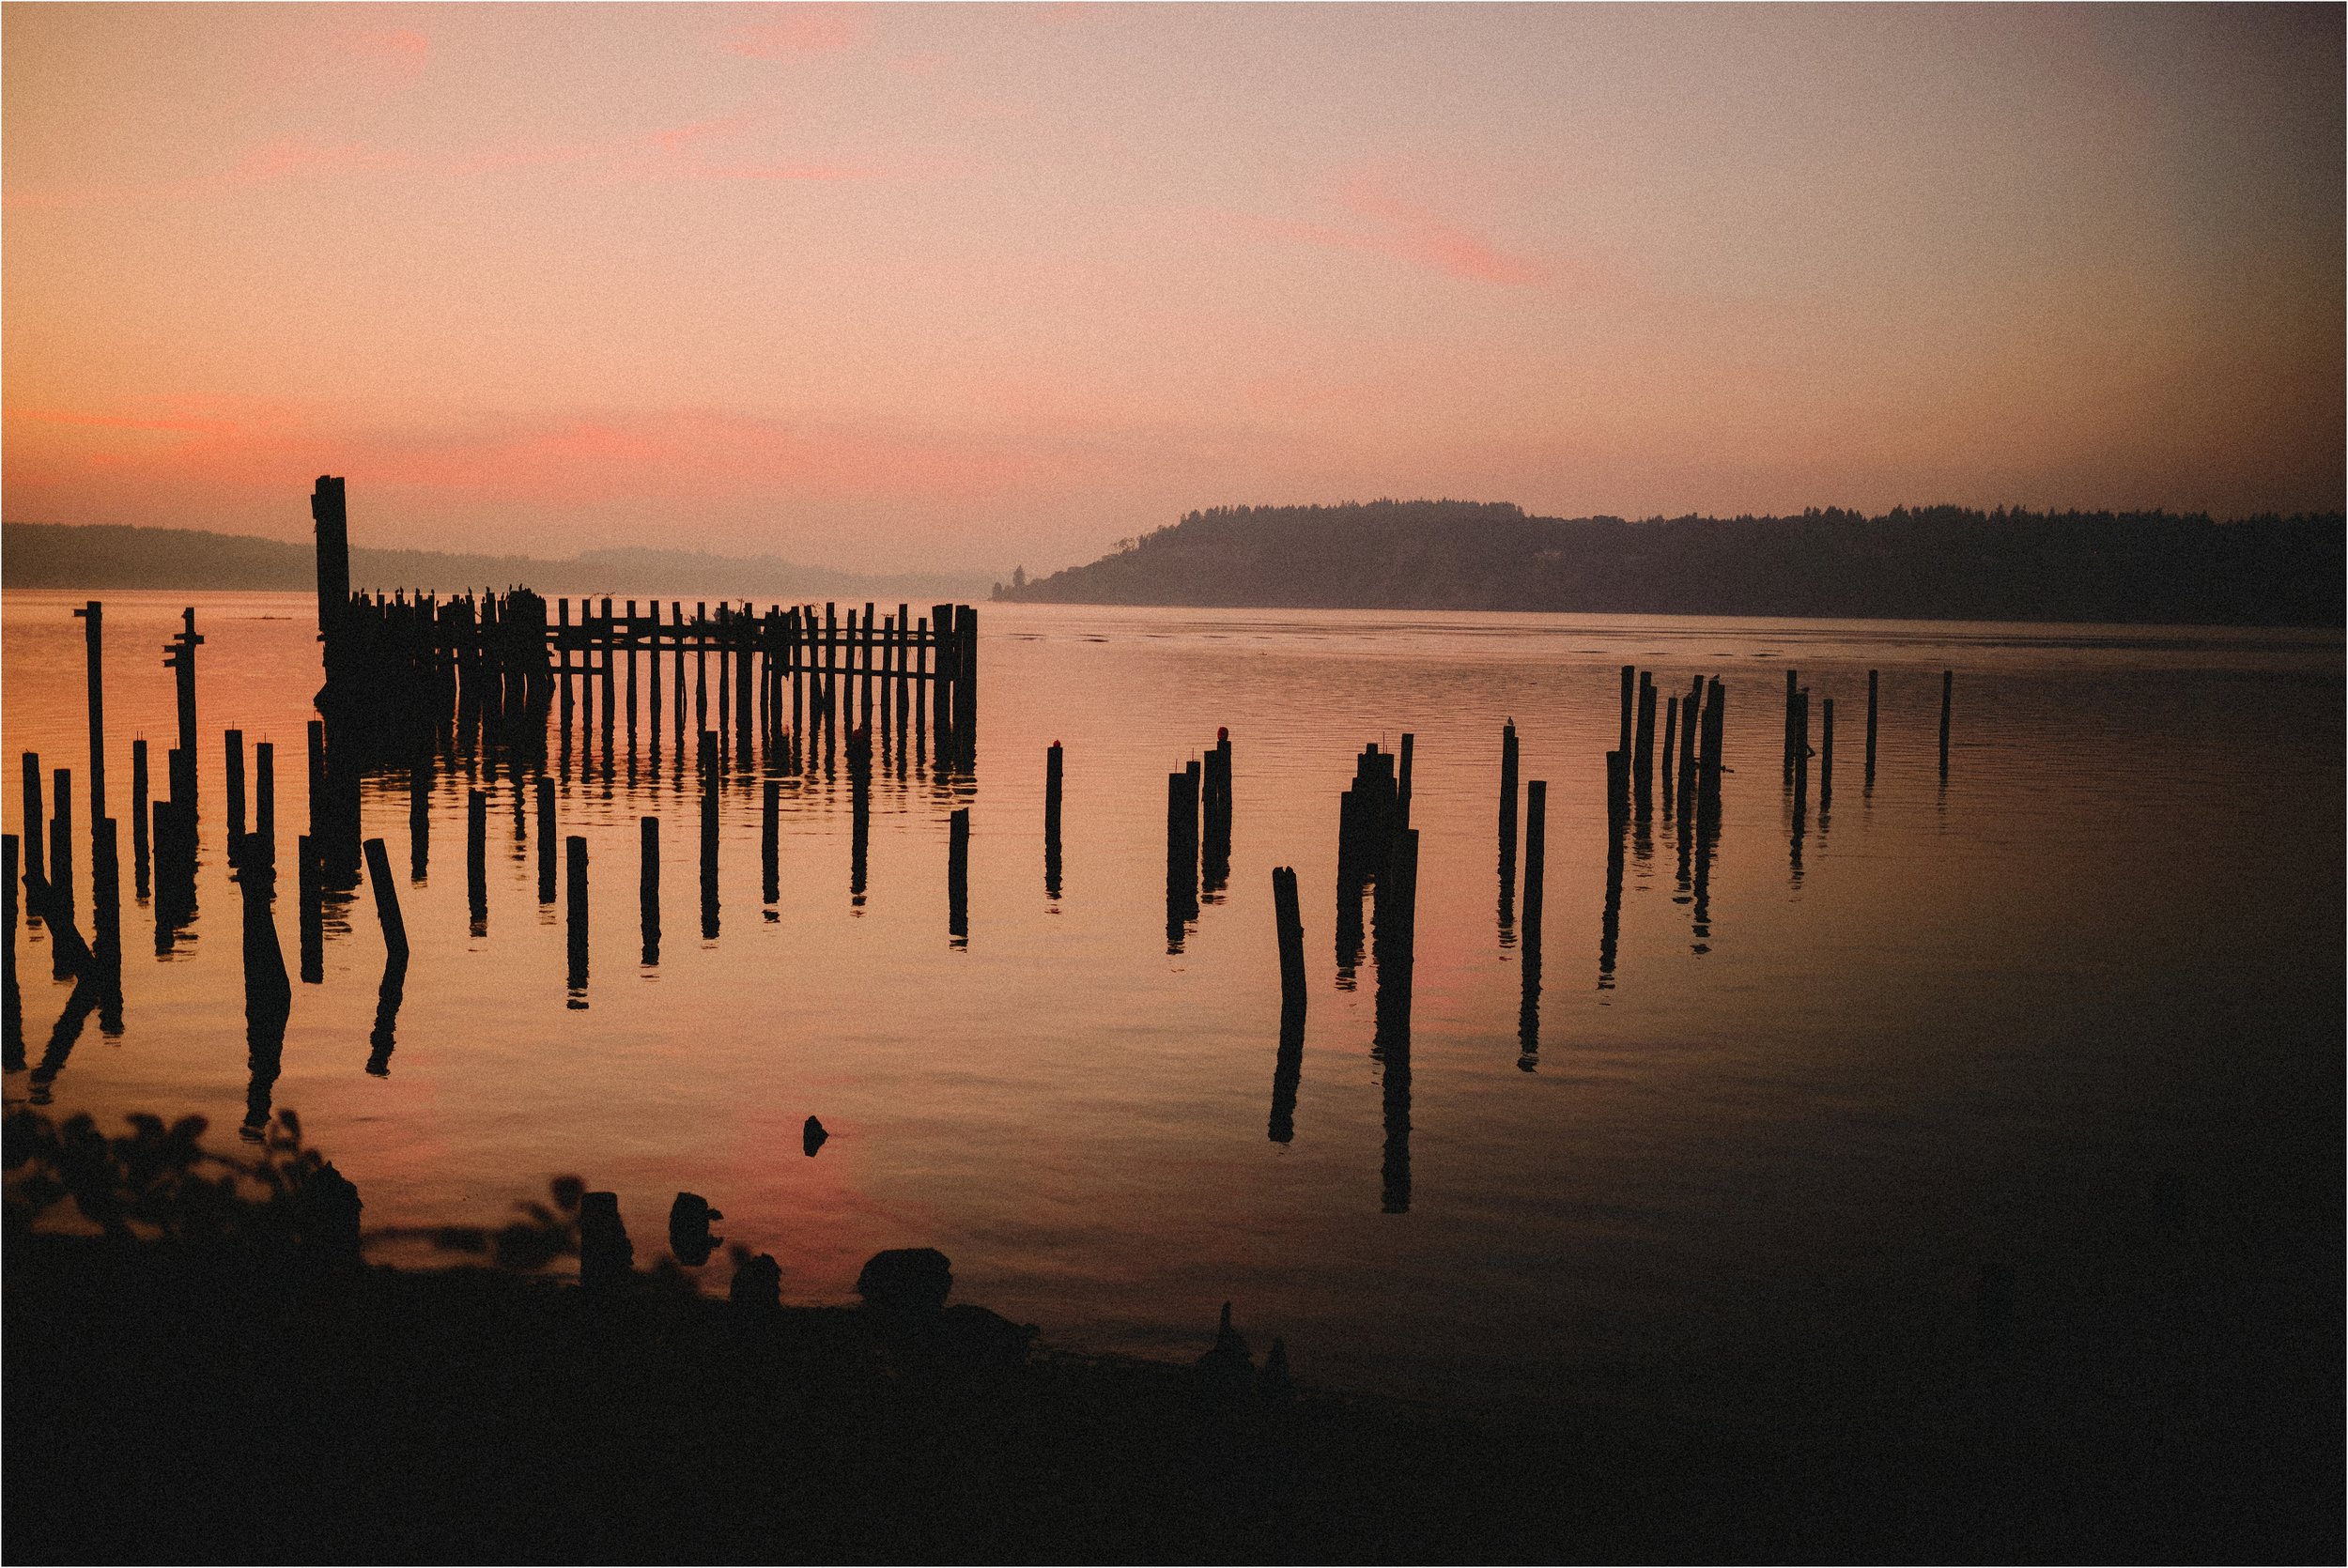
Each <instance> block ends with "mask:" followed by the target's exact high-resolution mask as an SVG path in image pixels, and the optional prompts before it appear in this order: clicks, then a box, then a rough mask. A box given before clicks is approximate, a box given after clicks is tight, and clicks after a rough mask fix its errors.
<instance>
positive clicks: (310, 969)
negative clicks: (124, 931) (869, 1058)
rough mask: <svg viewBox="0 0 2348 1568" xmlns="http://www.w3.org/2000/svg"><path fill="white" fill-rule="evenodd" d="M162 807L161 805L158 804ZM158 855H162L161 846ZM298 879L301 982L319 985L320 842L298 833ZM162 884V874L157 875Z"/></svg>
mask: <svg viewBox="0 0 2348 1568" xmlns="http://www.w3.org/2000/svg"><path fill="white" fill-rule="evenodd" d="M158 809H159V810H160V809H161V807H160V806H159V807H158ZM158 852H159V853H158V858H159V859H160V858H161V853H160V846H159V847H158ZM294 859H295V861H296V862H297V865H296V867H295V880H296V884H297V885H298V886H299V887H300V889H301V899H300V901H301V911H300V918H301V983H302V984H303V985H310V986H314V985H318V984H321V983H322V982H323V981H324V980H325V979H326V912H325V909H324V907H323V902H322V900H323V894H322V892H321V890H320V888H319V886H318V850H317V840H316V839H314V838H311V837H310V835H308V834H306V833H304V834H301V835H298V836H297V837H296V838H295V839H294ZM156 880H157V882H158V884H160V883H161V882H162V877H161V876H160V875H159V876H158V877H157V879H156ZM155 901H156V904H157V905H158V907H159V908H160V906H161V905H162V887H161V886H160V885H158V886H157V888H156V899H155Z"/></svg>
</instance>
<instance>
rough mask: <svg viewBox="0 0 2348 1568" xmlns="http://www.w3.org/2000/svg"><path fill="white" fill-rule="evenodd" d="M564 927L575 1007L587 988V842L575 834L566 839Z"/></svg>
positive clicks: (570, 986) (570, 984)
mask: <svg viewBox="0 0 2348 1568" xmlns="http://www.w3.org/2000/svg"><path fill="white" fill-rule="evenodd" d="M563 861H564V873H565V874H564V909H563V924H564V933H565V935H566V937H567V939H568V940H567V941H566V942H565V943H564V946H565V948H566V950H567V951H566V956H567V957H568V959H569V961H570V969H569V988H570V990H571V992H572V993H573V995H572V1000H573V1002H574V1004H575V1005H577V1004H578V1003H579V992H584V991H585V990H586V989H587V840H586V839H585V838H580V837H579V835H578V834H576V833H574V834H572V835H571V836H570V837H569V838H564V840H563Z"/></svg>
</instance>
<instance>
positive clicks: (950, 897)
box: [946, 806, 970, 947]
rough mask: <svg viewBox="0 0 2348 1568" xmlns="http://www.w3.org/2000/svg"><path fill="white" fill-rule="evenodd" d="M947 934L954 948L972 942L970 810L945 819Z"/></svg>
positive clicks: (956, 809) (965, 808) (962, 808)
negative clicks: (970, 940)
mask: <svg viewBox="0 0 2348 1568" xmlns="http://www.w3.org/2000/svg"><path fill="white" fill-rule="evenodd" d="M946 933H947V935H948V936H949V937H950V938H951V940H952V943H953V945H955V946H957V947H965V946H967V945H969V939H970V808H969V807H966V806H964V807H956V808H955V810H954V812H953V814H952V815H950V817H948V818H947V819H946Z"/></svg>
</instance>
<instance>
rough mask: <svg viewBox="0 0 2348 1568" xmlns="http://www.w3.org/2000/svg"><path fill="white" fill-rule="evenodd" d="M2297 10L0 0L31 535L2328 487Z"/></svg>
mask: <svg viewBox="0 0 2348 1568" xmlns="http://www.w3.org/2000/svg"><path fill="white" fill-rule="evenodd" d="M2342 14H2343V12H2342V8H2340V7H2338V6H2299V7H2262V6H2152V7H2135V6H2122V5H2112V6H2081V7H2070V6H2054V5H2047V6H2020V7H2014V6H1994V7H1993V6H1982V7H1940V6H1892V7H1873V6H1830V7H1786V6H1772V7H1753V8H1730V7H1712V6H1704V5H1685V6H1679V5H1673V6H1654V7H1644V6H1631V7H1617V6H1581V5H1505V6H1484V5H1380V6H1352V5H1299V6H1286V5H1264V6H1255V5H1245V6H1236V5H1235V6H1192V5H1132V6H1089V5H1069V6H1025V5H980V4H973V5H934V6H855V5H837V6H833V5H803V6H773V7H770V6H749V5H744V6H698V5H652V6H638V5H607V6H567V5H519V6H504V5H463V6H458V5H448V6H417V7H409V6H397V5H365V6H304V5H268V6H169V5H153V6H145V5H142V6H79V5H46V4H43V5H24V4H11V5H8V6H6V7H0V73H4V81H0V88H4V90H5V97H4V98H0V122H4V123H0V130H4V131H5V139H4V140H0V198H4V199H5V203H6V219H5V229H4V230H0V331H4V333H5V335H4V336H0V404H4V406H5V446H4V447H0V492H4V493H0V503H4V504H5V510H6V515H7V516H8V518H9V519H11V520H16V521H43V522H76V523H99V522H112V523H138V524H146V525H150V526H165V527H188V528H208V529H217V530H226V531H232V532H241V533H257V534H263V535H267V536H270V537H274V538H281V539H298V538H303V537H306V536H307V533H308V530H309V516H308V507H307V503H306V497H307V495H308V493H309V489H310V484H311V481H312V479H313V478H314V477H315V476H317V475H318V474H320V473H328V472H332V473H336V474H342V475H345V476H347V477H348V482H349V488H350V506H351V521H352V537H353V542H354V543H357V544H361V545H366V546H406V547H415V548H427V549H452V548H453V549H494V550H499V551H518V552H525V553H533V554H548V555H568V554H570V553H572V552H573V551H574V550H577V549H580V548H592V547H600V546H617V545H630V544H645V545H653V546H666V547H681V548H702V549H711V550H717V551H721V552H726V553H762V552H771V553H774V554H777V555H781V556H784V557H787V558H790V559H795V560H798V561H807V562H811V563H816V564H822V565H827V566H834V567H840V568H844V569H855V570H875V571H888V570H978V571H992V572H995V573H996V574H998V575H1005V576H1007V575H1008V574H1009V571H1010V569H1011V568H1012V566H1013V565H1015V564H1016V565H1024V566H1025V567H1026V568H1027V570H1028V571H1029V572H1030V573H1034V572H1041V571H1049V570H1052V569H1056V568H1058V567H1061V566H1066V565H1071V564H1075V563H1077V562H1080V561H1087V560H1089V559H1091V558H1092V557H1094V556H1096V555H1098V554H1100V553H1102V552H1103V551H1104V550H1105V549H1107V548H1109V547H1110V546H1112V544H1113V543H1114V542H1115V541H1117V540H1119V539H1120V538H1124V537H1128V536H1134V535H1138V534H1141V533H1145V532H1147V531H1149V530H1151V529H1154V528H1158V527H1162V526H1164V525H1166V524H1168V523H1171V522H1174V521H1175V520H1176V519H1177V518H1178V517H1179V516H1180V515H1182V513H1183V512H1185V511H1187V510H1189V509H1191V508H1194V507H1208V506H1216V505H1232V504H1273V503H1285V502H1336V501H1342V500H1370V499H1374V498H1377V497H1381V496H1390V497H1400V498H1411V497H1437V496H1449V497H1454V498H1460V499H1467V500H1511V501H1515V502H1517V503H1519V504H1520V505H1522V506H1523V507H1525V508H1526V509H1527V510H1528V511H1533V512H1537V513H1541V514H1548V515H1591V514H1613V515H1624V516H1634V517H1635V516H1645V515H1680V514H1684V513H1689V512H1700V513H1712V514H1716V515H1732V514H1737V513H1743V512H1785V511H1799V510H1800V509H1801V508H1803V507H1806V506H1830V505H1841V506H1847V507H1855V508H1861V509H1864V510H1870V511H1879V510H1883V509H1887V508H1889V507H1891V506H1892V505H1895V504H1901V503H1907V504H1923V503H1931V502H1942V501H1946V502H1954V503H1958V504H1966V505H1980V506H1994V505H1999V504H2015V505H2025V506H2031V507H2052V508H2062V507H2084V508H2101V507H2121V508H2148V507H2168V508H2170V509H2172V510H2185V511H2209V512H2212V513H2215V514H2217V515H2221V516H2232V515H2247V514H2250V513H2254V512H2261V511H2267V510H2281V511H2294V510H2325V511H2329V510H2335V509H2338V508H2340V506H2341V505H2342V500H2343V477H2342V475H2343V448H2342V429H2343V422H2344V420H2348V409H2344V408H2343V398H2342V377H2343V356H2342V333H2343V317H2342V305H2341V301H2342V276H2343V272H2342V267H2343V257H2342V242H2341V235H2342V223H2343V211H2342V167H2343V149H2342V115H2341V106H2342V91H2341V81H2342V72H2343V53H2342Z"/></svg>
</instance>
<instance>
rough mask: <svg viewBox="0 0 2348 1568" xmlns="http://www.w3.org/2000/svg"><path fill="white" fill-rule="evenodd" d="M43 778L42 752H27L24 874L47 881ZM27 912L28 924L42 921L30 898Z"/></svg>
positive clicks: (25, 768)
mask: <svg viewBox="0 0 2348 1568" xmlns="http://www.w3.org/2000/svg"><path fill="white" fill-rule="evenodd" d="M40 782H41V776H40V753H39V752H38V751H28V752H26V753H25V754H24V822H23V827H24V874H25V875H26V876H28V877H32V878H34V879H35V880H37V881H43V882H45V881H47V880H48V876H49V873H48V871H47V870H45V869H43V868H44V867H46V866H47V864H48V861H47V858H46V854H45V848H44V847H45V845H46V843H47V840H46V839H45V838H43V837H42V836H41V826H40V824H41V819H42V817H43V816H44V815H45V811H44V808H43V807H42V805H41V798H40ZM26 913H27V915H29V916H30V918H29V919H28V920H27V921H26V924H27V925H39V923H40V910H39V907H37V905H35V904H34V903H33V901H32V900H27V909H26Z"/></svg>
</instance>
